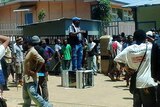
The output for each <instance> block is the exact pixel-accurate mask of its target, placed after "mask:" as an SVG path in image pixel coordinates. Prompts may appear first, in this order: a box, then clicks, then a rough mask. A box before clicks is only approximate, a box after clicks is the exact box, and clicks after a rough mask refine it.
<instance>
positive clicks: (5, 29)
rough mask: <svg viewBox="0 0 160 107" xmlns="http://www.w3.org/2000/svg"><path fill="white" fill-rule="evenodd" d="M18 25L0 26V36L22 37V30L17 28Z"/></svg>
mask: <svg viewBox="0 0 160 107" xmlns="http://www.w3.org/2000/svg"><path fill="white" fill-rule="evenodd" d="M17 26H19V25H18V24H15V23H12V24H0V34H2V35H6V36H10V37H11V36H22V29H21V28H17Z"/></svg>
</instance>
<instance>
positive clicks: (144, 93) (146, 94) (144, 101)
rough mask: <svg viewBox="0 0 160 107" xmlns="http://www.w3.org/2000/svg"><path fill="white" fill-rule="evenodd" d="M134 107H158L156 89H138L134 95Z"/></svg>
mask: <svg viewBox="0 0 160 107" xmlns="http://www.w3.org/2000/svg"><path fill="white" fill-rule="evenodd" d="M142 105H143V106H142ZM133 107H156V87H149V88H142V89H137V90H136V91H135V92H134V94H133Z"/></svg>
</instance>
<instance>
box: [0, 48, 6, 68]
mask: <svg viewBox="0 0 160 107" xmlns="http://www.w3.org/2000/svg"><path fill="white" fill-rule="evenodd" d="M4 55H5V47H4V46H3V45H0V60H1V59H2V57H3V56H4ZM0 70H2V65H1V63H0Z"/></svg>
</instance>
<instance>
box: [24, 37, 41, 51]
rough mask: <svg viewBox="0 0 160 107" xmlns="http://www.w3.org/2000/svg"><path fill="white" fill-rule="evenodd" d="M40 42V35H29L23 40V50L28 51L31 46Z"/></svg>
mask: <svg viewBox="0 0 160 107" xmlns="http://www.w3.org/2000/svg"><path fill="white" fill-rule="evenodd" d="M39 43H40V38H39V37H38V36H36V35H35V36H32V37H28V38H25V39H24V42H23V50H24V51H27V50H28V49H30V48H31V47H33V46H35V45H37V44H39Z"/></svg>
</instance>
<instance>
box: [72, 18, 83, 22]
mask: <svg viewBox="0 0 160 107" xmlns="http://www.w3.org/2000/svg"><path fill="white" fill-rule="evenodd" d="M79 20H81V18H79V17H73V18H72V21H79Z"/></svg>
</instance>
